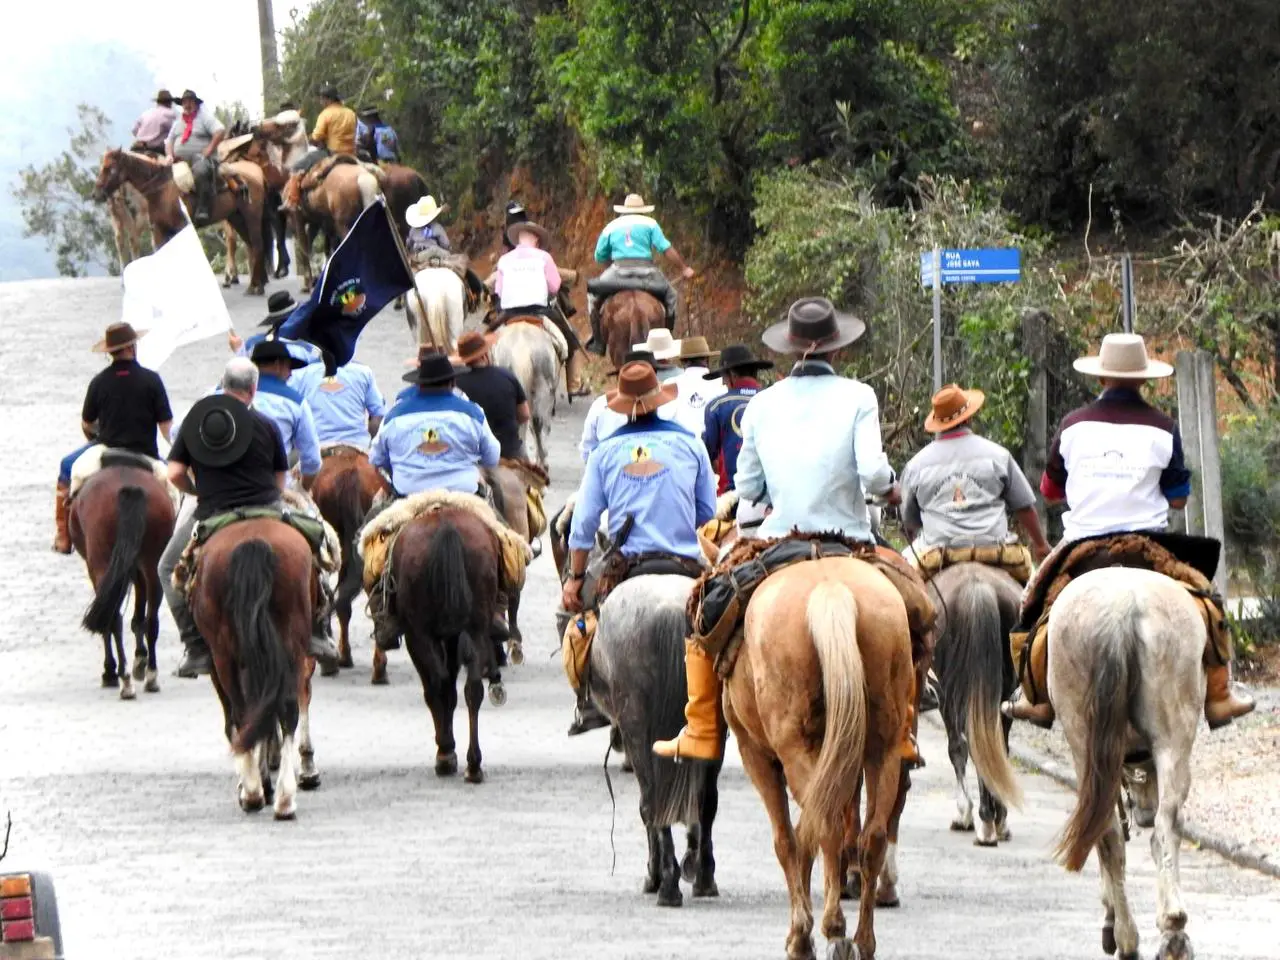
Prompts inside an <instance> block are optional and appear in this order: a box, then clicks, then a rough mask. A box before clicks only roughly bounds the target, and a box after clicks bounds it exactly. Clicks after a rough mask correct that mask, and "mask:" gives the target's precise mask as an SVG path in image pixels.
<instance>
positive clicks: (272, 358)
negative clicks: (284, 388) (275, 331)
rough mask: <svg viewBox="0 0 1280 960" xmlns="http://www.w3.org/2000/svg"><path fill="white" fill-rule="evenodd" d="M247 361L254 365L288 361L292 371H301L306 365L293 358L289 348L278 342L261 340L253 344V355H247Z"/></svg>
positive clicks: (305, 362)
mask: <svg viewBox="0 0 1280 960" xmlns="http://www.w3.org/2000/svg"><path fill="white" fill-rule="evenodd" d="M249 359H250V360H252V361H253V362H254V363H275V362H276V361H277V360H288V361H289V367H290V368H291V369H293V370H301V369H302V368H303V367H305V366H306V365H307V361H305V360H300V359H298V358H297V357H295V356H294V355H293V354H292V353H290V352H289V348H288V347H287V346H285V345H284V344H283V343H281V342H280V341H279V340H262V341H259V342H258V343H256V344H254V347H253V353H252V354H250V355H249Z"/></svg>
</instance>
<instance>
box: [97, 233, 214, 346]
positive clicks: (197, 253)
mask: <svg viewBox="0 0 1280 960" xmlns="http://www.w3.org/2000/svg"><path fill="white" fill-rule="evenodd" d="M121 279H122V280H123V282H124V306H123V308H122V310H121V319H122V320H123V321H124V322H125V323H129V324H132V325H133V328H134V329H135V330H146V331H147V333H146V335H145V336H143V337H142V339H141V340H139V341H138V362H139V363H140V364H142V365H143V366H144V367H150V368H151V369H152V370H155V369H158V368H159V367H160V365H161V364H163V363H164V362H165V361H166V360H168V359H169V357H170V355H171V354H172V353H173V351H174V350H176V349H177V348H178V347H181V346H183V345H184V344H188V343H194V342H195V341H197V340H203V339H204V338H205V337H213V336H217V335H218V334H220V333H226V332H227V331H228V330H230V329H231V316H230V314H228V313H227V305H226V303H224V302H223V300H222V291H221V290H220V289H219V288H218V279H217V277H215V276H214V275H213V270H212V269H210V267H209V261H208V260H207V259H205V254H204V247H203V246H202V245H201V243H200V237H199V236H198V235H197V234H196V230H195V227H193V226H191V225H190V224H188V225H187V226H185V227H183V228H182V229H181V230H180V231H178V233H177V234H176V235H175V236H174V237H173V239H171V240H170V241H169V242H168V243H166V244H165V245H164V246H163V247H161V248H160V249H159V250H157V251H156V252H155V253H153V254H151V255H150V256H148V257H142V258H140V259H138V260H134V261H133V262H132V263H130V264H129V265H128V266H127V267H125V268H124V275H123V277H122V278H121Z"/></svg>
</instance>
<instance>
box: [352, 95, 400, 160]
mask: <svg viewBox="0 0 1280 960" xmlns="http://www.w3.org/2000/svg"><path fill="white" fill-rule="evenodd" d="M356 155H357V156H359V157H360V159H361V160H367V161H370V162H373V163H399V162H400V138H399V137H398V136H396V132H395V130H393V129H392V127H391V124H389V123H384V122H383V120H382V118H381V117H380V116H378V108H377V107H365V108H364V109H363V110H361V111H360V119H359V120H357V121H356Z"/></svg>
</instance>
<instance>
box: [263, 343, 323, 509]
mask: <svg viewBox="0 0 1280 960" xmlns="http://www.w3.org/2000/svg"><path fill="white" fill-rule="evenodd" d="M249 359H250V360H252V361H253V363H254V365H255V366H256V367H257V368H258V374H259V376H258V382H257V384H256V391H255V398H254V407H255V409H257V410H258V411H259V412H261V413H263V414H265V415H266V417H267V418H268V419H269V420H270V421H271V422H272V423H274V424H275V427H276V430H277V431H278V432H279V434H280V439H281V442H283V443H284V448H285V451H286V454H287V456H288V457H290V458H292V457H293V456H294V455H295V454H296V455H297V458H298V470H299V473H300V475H301V478H302V489H303V490H310V489H311V482H312V481H313V480H315V478H316V474H317V473H319V472H320V440H319V439H318V437H317V436H316V425H315V420H314V418H313V417H312V415H311V406H310V404H308V403H307V400H306V398H305V397H304V396H303V395H302V394H301V393H299V392H298V391H297V390H295V389H293V387H291V386H289V383H288V380H289V377H290V375H291V374H292V373H293V371H294V370H301V369H302V368H303V367H305V366H307V363H306V361H304V360H299V359H298V358H297V357H295V356H294V355H293V354H292V353H290V352H289V348H288V347H287V346H286V345H285V344H283V343H281V342H280V341H279V340H262V341H260V342H259V343H257V344H256V345H255V346H254V348H253V353H251V354H250V355H249Z"/></svg>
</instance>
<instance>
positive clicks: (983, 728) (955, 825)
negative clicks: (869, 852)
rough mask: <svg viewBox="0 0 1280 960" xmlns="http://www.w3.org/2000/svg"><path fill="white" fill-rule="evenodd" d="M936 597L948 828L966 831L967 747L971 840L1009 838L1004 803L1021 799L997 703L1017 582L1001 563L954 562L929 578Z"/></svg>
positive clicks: (1004, 682)
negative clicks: (950, 787) (974, 774)
mask: <svg viewBox="0 0 1280 960" xmlns="http://www.w3.org/2000/svg"><path fill="white" fill-rule="evenodd" d="M929 583H930V585H931V586H932V587H933V589H934V590H936V591H937V596H938V598H939V601H940V602H939V603H938V604H937V608H938V623H937V626H936V627H935V631H936V635H937V638H938V639H937V643H936V645H935V647H934V651H933V658H934V659H933V662H934V670H935V672H936V673H937V675H938V681H939V686H940V690H941V693H940V696H939V709H940V712H941V714H942V720H943V723H944V724H945V725H946V728H947V753H948V755H949V756H950V757H951V766H952V768H953V769H954V770H955V774H956V807H957V814H956V818H955V819H954V820H952V821H951V829H952V830H972V829H973V828H974V825H973V801H972V800H970V799H969V791H968V788H967V787H966V785H965V767H966V765H967V764H968V761H969V754H970V753H972V754H973V764H974V766H975V767H977V769H978V789H979V797H978V800H979V806H978V818H979V822H980V827H979V829H978V835H977V837H976V838H975V839H974V843H975V844H977V845H978V846H980V847H994V846H995V845H996V844H997V843H998V842H999V841H1001V840H1008V839H1010V834H1009V828H1008V825H1007V820H1008V816H1009V810H1008V808H1009V806H1015V807H1017V806H1021V803H1022V790H1021V788H1020V787H1019V786H1018V781H1017V779H1016V778H1015V776H1014V772H1013V767H1012V766H1011V765H1010V763H1009V753H1008V750H1009V727H1010V725H1011V721H1010V720H1007V719H1006V718H1004V717H1002V716H1001V715H1000V703H1001V701H1002V700H1004V699H1005V698H1007V697H1008V696H1009V695H1010V694H1012V693H1013V689H1014V674H1013V661H1012V660H1010V658H1009V644H1008V636H1009V631H1010V630H1011V629H1012V628H1013V626H1014V624H1015V623H1017V621H1018V606H1019V604H1020V603H1021V599H1022V588H1021V587H1020V586H1019V585H1018V581H1016V580H1015V579H1013V577H1011V576H1009V574H1008V573H1006V572H1005V571H1004V570H1001V569H999V568H998V567H992V566H989V565H987V564H982V563H958V564H955V565H954V566H951V567H947V568H946V569H945V570H943V571H941V572H940V573H937V574H935V575H934V576H933V577H932V579H931V580H930V581H929Z"/></svg>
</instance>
